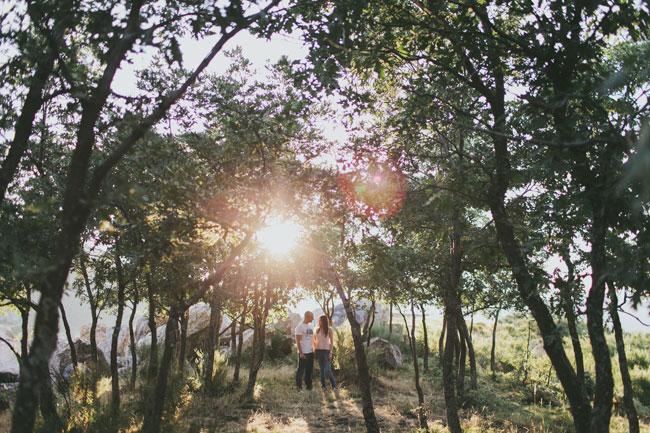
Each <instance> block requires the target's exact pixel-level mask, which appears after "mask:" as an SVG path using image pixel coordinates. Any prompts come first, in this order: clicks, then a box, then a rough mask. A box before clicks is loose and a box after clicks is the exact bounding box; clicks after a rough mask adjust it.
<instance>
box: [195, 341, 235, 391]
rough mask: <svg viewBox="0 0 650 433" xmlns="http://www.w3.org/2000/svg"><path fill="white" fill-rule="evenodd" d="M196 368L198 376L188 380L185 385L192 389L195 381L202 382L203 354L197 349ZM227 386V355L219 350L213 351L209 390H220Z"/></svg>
mask: <svg viewBox="0 0 650 433" xmlns="http://www.w3.org/2000/svg"><path fill="white" fill-rule="evenodd" d="M197 360H198V362H197V369H196V374H197V376H198V377H195V378H192V379H191V380H188V382H187V385H188V386H189V388H191V389H194V388H196V387H197V382H198V383H201V384H203V372H204V371H205V370H204V368H203V367H204V366H203V363H204V362H205V356H203V352H202V351H200V350H199V351H197ZM227 386H228V355H226V354H225V353H223V352H221V351H220V350H218V349H217V350H215V351H214V361H213V363H212V379H211V390H210V391H211V392H216V391H221V390H224V389H226V388H227Z"/></svg>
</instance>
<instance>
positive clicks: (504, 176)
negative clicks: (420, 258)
mask: <svg viewBox="0 0 650 433" xmlns="http://www.w3.org/2000/svg"><path fill="white" fill-rule="evenodd" d="M499 61H500V60H499ZM494 72H495V74H496V76H497V78H498V82H499V83H502V82H503V75H502V73H501V72H499V71H498V70H495V71H494ZM497 87H498V88H497V89H496V90H497V91H496V92H495V93H494V94H492V95H490V98H489V105H490V110H491V112H492V117H493V125H492V129H493V130H494V131H495V132H496V133H497V134H493V135H492V137H491V139H492V143H493V149H494V157H495V164H494V167H495V176H494V177H493V178H492V181H491V182H490V185H489V189H488V200H487V201H488V204H489V206H490V211H491V213H492V217H493V218H494V225H495V228H496V234H497V239H498V241H499V244H500V245H501V249H502V251H503V253H504V255H505V256H506V259H507V260H508V264H509V266H510V269H511V270H512V273H513V276H514V279H515V281H516V282H517V289H518V291H519V295H520V298H521V299H522V300H523V302H524V303H525V304H526V306H527V307H528V309H529V310H530V312H531V314H532V315H533V317H534V319H535V322H536V323H537V326H538V328H539V331H540V333H541V335H542V340H543V342H544V350H545V351H546V353H547V355H548V357H549V358H550V360H551V363H552V364H553V367H554V368H555V371H556V373H557V376H558V379H559V380H560V383H561V384H562V388H563V389H564V392H565V393H566V395H567V399H568V400H569V405H570V409H571V415H572V416H573V421H574V426H575V430H576V433H590V429H591V404H590V401H589V399H588V397H587V395H586V393H585V392H584V389H583V387H582V386H581V385H580V381H579V380H578V377H577V375H576V374H575V371H574V370H573V366H572V365H571V362H570V361H569V359H568V357H567V355H566V351H565V350H564V345H563V343H562V336H561V334H560V332H559V330H558V327H557V325H556V324H555V321H554V320H553V316H552V314H551V312H550V310H549V308H548V307H547V306H546V304H545V303H544V300H543V299H542V298H541V296H540V295H539V292H538V283H537V281H536V278H535V277H534V276H533V275H532V273H531V271H530V270H529V263H528V260H527V258H526V256H525V254H524V252H523V251H522V248H521V245H520V243H519V240H518V239H517V237H516V236H515V232H514V226H513V224H512V221H511V220H510V217H509V215H508V212H507V211H506V206H505V197H506V192H507V191H508V188H509V184H510V178H511V164H510V153H509V149H508V139H507V138H506V136H507V134H506V119H507V114H506V110H505V91H504V87H503V86H502V85H501V84H499V86H497Z"/></svg>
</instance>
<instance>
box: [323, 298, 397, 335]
mask: <svg viewBox="0 0 650 433" xmlns="http://www.w3.org/2000/svg"><path fill="white" fill-rule="evenodd" d="M371 306H372V302H370V301H368V300H367V299H361V300H359V301H357V302H356V304H355V311H354V315H355V317H356V319H357V322H359V323H360V324H361V325H362V326H363V323H364V322H365V321H366V318H367V317H368V313H369V312H370V307H371ZM321 314H323V312H322V310H320V309H318V310H316V311H314V319H315V320H318V316H320V315H321ZM388 319H389V318H388V310H387V309H386V308H384V306H383V305H382V304H380V303H379V302H376V303H375V323H374V324H375V325H384V324H386V323H388ZM347 320H348V317H347V315H346V313H345V308H344V307H343V304H336V305H335V306H334V311H333V312H332V325H333V326H334V327H335V328H336V327H339V326H341V325H342V324H344V323H345V322H346V321H347Z"/></svg>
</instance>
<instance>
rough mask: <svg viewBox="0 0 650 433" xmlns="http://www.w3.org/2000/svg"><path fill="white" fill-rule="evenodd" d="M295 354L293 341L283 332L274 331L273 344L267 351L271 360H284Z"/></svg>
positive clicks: (272, 335)
mask: <svg viewBox="0 0 650 433" xmlns="http://www.w3.org/2000/svg"><path fill="white" fill-rule="evenodd" d="M292 352H293V339H292V338H291V337H289V336H287V335H286V334H284V333H283V332H281V331H273V334H271V343H270V345H269V347H268V349H267V353H268V355H269V359H271V360H272V361H279V360H283V359H285V358H286V357H288V356H289V355H291V353H292Z"/></svg>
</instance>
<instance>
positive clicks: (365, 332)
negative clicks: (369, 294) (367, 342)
mask: <svg viewBox="0 0 650 433" xmlns="http://www.w3.org/2000/svg"><path fill="white" fill-rule="evenodd" d="M374 316H375V300H374V299H373V300H372V303H371V304H370V309H369V310H368V314H367V315H366V320H364V322H363V331H361V335H363V336H364V337H366V338H368V329H369V328H370V321H371V320H372V321H374V320H375V317H374Z"/></svg>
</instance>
